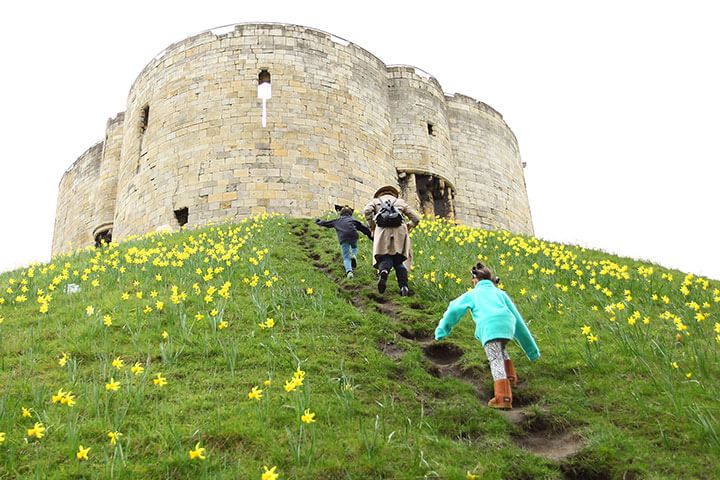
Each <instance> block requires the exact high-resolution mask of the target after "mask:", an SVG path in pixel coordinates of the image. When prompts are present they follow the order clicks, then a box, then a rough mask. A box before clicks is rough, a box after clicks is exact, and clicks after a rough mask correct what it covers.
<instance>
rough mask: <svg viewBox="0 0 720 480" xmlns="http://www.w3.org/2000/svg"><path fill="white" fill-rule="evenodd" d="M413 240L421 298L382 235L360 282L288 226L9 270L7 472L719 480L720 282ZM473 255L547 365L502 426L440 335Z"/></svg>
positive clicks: (435, 229) (0, 466) (482, 238)
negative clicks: (380, 263) (386, 255)
mask: <svg viewBox="0 0 720 480" xmlns="http://www.w3.org/2000/svg"><path fill="white" fill-rule="evenodd" d="M413 241H414V250H415V255H416V262H415V265H414V268H413V270H412V272H411V288H412V289H413V290H414V292H415V295H414V296H411V297H407V298H405V297H399V295H398V293H397V288H395V287H394V285H390V287H389V288H388V291H387V292H386V293H385V294H384V295H383V296H380V295H378V294H377V292H376V290H375V275H374V271H373V270H372V268H371V267H370V252H371V249H370V243H369V242H368V241H367V239H361V240H360V255H359V267H358V269H357V272H356V273H357V275H356V277H355V278H354V279H351V280H348V279H345V278H344V275H343V273H344V272H343V269H342V264H341V262H340V258H339V248H338V245H337V241H336V239H335V234H334V232H333V231H331V230H328V229H322V228H320V227H317V226H315V225H314V224H312V223H311V222H309V221H303V220H288V219H284V218H281V217H272V216H261V217H257V218H253V219H248V220H246V221H244V222H242V223H239V224H231V225H230V224H229V225H222V226H214V227H209V228H206V229H202V230H195V231H187V232H182V233H179V234H175V235H167V234H163V235H150V236H147V237H144V238H140V239H136V240H133V241H130V242H127V243H124V244H122V245H110V246H109V247H106V248H103V249H98V250H94V249H92V250H88V251H86V252H83V253H79V254H76V255H73V256H66V257H58V258H56V259H54V261H53V262H52V263H50V264H44V265H36V266H33V267H31V268H28V269H24V270H19V271H15V272H8V273H5V274H2V275H0V478H2V479H5V478H43V479H44V478H128V479H130V478H213V479H215V478H227V479H231V478H232V479H236V478H248V479H263V480H267V479H274V478H276V477H275V476H274V475H278V477H277V478H279V479H292V478H298V479H336V478H337V479H376V478H393V479H404V478H443V479H465V478H482V479H485V478H488V479H500V478H503V479H535V478H567V479H605V478H625V479H632V478H653V479H660V478H668V479H670V478H717V477H718V476H720V461H718V458H720V426H719V425H718V418H720V403H719V402H718V400H717V399H718V396H719V395H718V394H720V388H719V387H720V383H719V382H718V378H720V367H719V363H718V360H719V358H718V352H719V350H720V323H718V322H720V290H719V288H720V285H719V284H718V282H714V281H708V280H706V279H703V278H698V277H694V276H693V275H685V274H682V273H680V272H677V271H671V270H667V269H664V268H662V267H659V266H657V265H650V264H647V263H642V262H637V261H634V260H631V259H625V258H617V257H614V256H610V255H607V254H605V253H602V252H597V251H591V250H585V249H581V248H577V247H573V246H566V245H559V244H554V243H550V242H544V241H541V240H538V239H535V238H531V237H524V236H517V235H513V234H510V233H507V232H494V231H485V230H477V229H470V228H465V227H461V226H454V225H451V224H448V223H446V222H443V221H425V222H423V223H422V224H421V225H420V227H418V228H417V229H416V230H415V231H414V232H413ZM689 248H690V247H689ZM5 253H6V254H11V252H5ZM477 259H482V260H483V261H484V262H486V263H487V264H489V265H490V266H491V267H492V268H493V269H494V270H495V271H496V273H497V274H498V275H499V276H500V277H501V279H502V282H503V284H502V287H503V288H504V289H505V290H506V291H507V292H508V293H509V294H510V296H511V297H512V298H513V299H514V301H515V303H516V304H517V306H518V309H519V310H520V311H521V312H522V313H523V315H524V317H525V319H526V321H527V322H528V324H529V326H530V329H531V330H532V332H533V334H534V335H535V337H536V339H537V342H538V345H539V346H540V349H541V352H542V357H541V359H540V360H539V361H538V362H534V363H530V362H529V361H528V360H527V359H526V358H524V356H523V355H522V352H521V351H520V350H519V348H518V347H517V346H515V345H513V344H511V346H510V354H511V356H513V358H514V359H515V362H516V367H517V369H518V374H519V376H520V379H521V385H519V386H518V388H516V389H515V390H514V392H513V393H514V403H515V406H516V408H515V409H514V410H513V411H512V412H509V413H503V412H498V411H491V410H490V409H488V408H487V407H486V406H485V403H486V401H487V399H488V398H489V397H490V396H492V378H491V377H490V373H489V369H488V367H487V361H486V359H485V354H484V352H483V350H482V348H481V346H480V345H479V343H478V342H476V341H475V340H474V339H473V334H472V331H473V329H472V327H473V324H472V320H471V319H470V318H469V316H468V317H466V318H465V319H463V321H462V322H461V323H460V324H459V326H458V328H457V329H456V330H455V331H454V332H453V334H452V335H451V336H450V337H449V339H448V340H445V341H443V342H439V343H437V342H433V341H432V339H431V335H432V332H433V330H434V328H435V325H436V324H437V321H438V320H439V318H440V317H441V315H442V313H443V311H444V309H445V307H446V305H447V303H448V301H449V300H451V299H452V298H454V297H456V296H457V295H459V294H461V293H462V292H464V291H465V290H466V289H467V288H469V286H470V281H469V274H468V273H469V268H470V265H472V264H473V263H474V262H476V261H477ZM391 278H392V277H391ZM75 285H77V286H78V287H77V288H79V291H76V292H74V289H76V287H74V286H75ZM253 389H254V390H253ZM68 392H71V393H68ZM313 414H314V417H313ZM303 418H304V419H305V420H308V421H309V420H311V419H312V420H314V421H310V422H309V423H306V422H305V421H303ZM43 429H44V430H43ZM116 432H118V433H117V434H116V435H108V434H109V433H110V434H115V433H116ZM38 436H41V438H38ZM113 438H115V439H116V441H115V442H114V444H113V443H111V440H113ZM81 446H82V450H81ZM87 448H90V450H89V451H88V450H85V449H87ZM202 449H204V450H202ZM82 452H85V453H86V455H87V458H86V459H84V458H82V459H79V458H78V457H79V456H80V457H83V455H82ZM190 452H193V453H192V454H191V453H190ZM191 457H194V458H191ZM203 457H204V458H203ZM473 476H476V477H473Z"/></svg>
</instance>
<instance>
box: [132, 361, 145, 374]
mask: <svg viewBox="0 0 720 480" xmlns="http://www.w3.org/2000/svg"><path fill="white" fill-rule="evenodd" d="M130 371H131V372H132V373H133V375H140V374H141V373H143V372H144V371H145V367H143V366H142V364H141V363H140V362H135V365H133V366H132V368H130Z"/></svg>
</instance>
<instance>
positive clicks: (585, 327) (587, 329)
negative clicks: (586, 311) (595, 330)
mask: <svg viewBox="0 0 720 480" xmlns="http://www.w3.org/2000/svg"><path fill="white" fill-rule="evenodd" d="M580 331H581V332H582V334H583V335H589V334H590V326H589V325H583V326H582V327H581V328H580Z"/></svg>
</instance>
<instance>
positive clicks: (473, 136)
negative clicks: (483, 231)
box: [447, 95, 533, 234]
mask: <svg viewBox="0 0 720 480" xmlns="http://www.w3.org/2000/svg"><path fill="white" fill-rule="evenodd" d="M447 106H448V119H449V123H450V138H451V143H452V148H453V155H454V157H455V161H456V162H457V163H456V165H457V184H456V201H455V206H456V218H457V219H458V220H459V221H460V222H462V223H465V224H467V225H473V226H477V227H484V228H502V229H507V230H510V231H513V232H519V233H526V234H532V233H533V227H532V218H531V216H530V204H529V202H528V198H527V191H526V188H525V177H524V174H523V167H522V163H521V160H520V151H519V149H518V145H517V140H516V139H515V135H514V134H513V133H512V131H511V130H510V128H509V127H508V126H507V125H506V124H505V122H504V121H503V119H502V116H501V115H500V114H499V113H498V112H496V111H495V110H493V109H492V108H491V107H489V106H488V105H485V104H484V103H482V102H478V101H476V100H474V99H472V98H470V97H466V96H464V95H454V96H452V97H450V96H449V97H447Z"/></svg>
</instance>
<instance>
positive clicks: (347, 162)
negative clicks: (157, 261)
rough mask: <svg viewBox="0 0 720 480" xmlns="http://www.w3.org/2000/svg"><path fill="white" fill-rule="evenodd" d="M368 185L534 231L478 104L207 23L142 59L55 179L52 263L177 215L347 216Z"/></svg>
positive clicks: (490, 121) (299, 42) (422, 204)
mask: <svg viewBox="0 0 720 480" xmlns="http://www.w3.org/2000/svg"><path fill="white" fill-rule="evenodd" d="M261 70H267V71H268V72H269V73H270V75H271V84H272V98H271V99H270V100H269V101H268V105H267V108H268V115H267V127H266V128H263V127H262V126H261V101H260V100H258V99H257V85H258V74H259V73H260V72H261ZM429 125H431V126H432V128H431V129H430V128H429ZM383 184H393V185H396V186H400V187H401V188H402V191H403V195H404V196H405V197H406V198H407V199H408V200H409V201H410V203H411V204H414V205H416V206H418V207H419V210H421V211H423V212H425V213H427V214H431V215H432V214H439V215H443V216H447V217H450V218H453V217H454V218H456V219H457V220H459V221H460V222H462V223H466V224H469V225H473V226H480V227H486V228H505V229H509V230H512V231H516V232H522V233H532V231H533V228H532V220H531V216H530V208H529V204H528V199H527V193H526V189H525V180H524V175H523V170H522V165H521V161H520V154H519V150H518V146H517V141H516V139H515V136H514V135H513V133H512V131H511V130H510V129H509V127H508V126H507V125H506V124H505V122H504V121H503V119H502V116H501V115H500V114H499V113H497V112H496V111H495V110H493V109H492V108H490V107H489V106H487V105H485V104H483V103H482V102H477V101H476V100H474V99H472V98H470V97H466V96H463V95H454V96H446V95H445V94H444V93H443V91H442V88H441V86H440V85H439V84H438V82H437V80H435V79H434V78H433V77H431V76H430V75H428V74H425V73H424V72H422V71H421V70H418V69H416V68H414V67H408V66H391V67H387V66H385V64H384V63H383V62H382V61H380V60H379V59H378V58H377V57H375V56H374V55H372V54H371V53H369V52H367V51H366V50H364V49H362V48H360V47H358V46H357V45H354V44H352V43H350V42H347V41H345V40H342V39H340V38H337V37H334V36H333V35H330V34H328V33H325V32H321V31H318V30H314V29H310V28H305V27H301V26H295V25H283V24H240V25H233V26H228V27H221V28H219V29H214V30H211V31H207V32H203V33H201V34H199V35H196V36H193V37H190V38H187V39H185V40H182V41H180V42H178V43H175V44H173V45H171V46H169V47H168V48H167V49H166V50H165V51H164V52H162V53H161V54H160V55H158V56H157V57H155V59H153V60H152V61H151V62H150V63H149V64H148V65H147V66H146V67H145V68H144V69H143V71H142V72H141V73H140V74H139V75H138V77H137V79H136V80H135V82H134V83H133V85H132V87H131V89H130V93H129V96H128V102H127V109H126V112H124V113H120V114H118V115H117V116H116V117H115V118H113V119H110V120H109V121H108V124H107V128H106V137H105V140H104V141H103V142H100V143H98V144H97V145H95V146H93V147H92V148H90V149H89V150H88V151H87V152H85V153H84V154H83V155H82V156H81V157H80V158H79V159H78V160H77V161H76V162H75V163H74V164H73V165H72V167H70V169H69V170H68V171H67V172H66V173H65V175H64V176H63V179H62V181H61V182H60V187H59V193H58V206H57V216H56V221H55V235H54V238H53V254H57V253H61V252H65V251H68V250H71V249H73V248H77V247H82V246H86V245H91V244H93V243H94V240H95V234H96V233H98V232H100V231H103V230H105V229H110V228H111V229H112V238H113V240H122V239H124V238H126V237H128V236H130V235H133V234H142V233H145V232H148V231H152V230H155V229H158V228H162V227H170V228H178V227H179V226H180V225H181V223H184V222H186V221H187V223H189V225H191V226H192V225H203V224H206V223H208V222H211V221H220V220H226V219H229V220H232V219H238V218H242V217H245V216H247V215H251V214H254V213H259V212H264V211H271V212H277V213H281V214H286V215H289V216H295V217H311V216H316V215H320V214H323V213H325V212H327V211H328V210H330V209H332V206H333V205H334V204H350V205H353V206H355V207H356V208H358V209H359V208H362V207H363V206H364V205H365V203H366V202H367V201H368V200H369V199H370V197H371V196H372V194H373V193H374V191H375V190H376V188H377V187H379V186H381V185H383Z"/></svg>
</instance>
